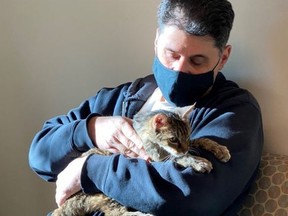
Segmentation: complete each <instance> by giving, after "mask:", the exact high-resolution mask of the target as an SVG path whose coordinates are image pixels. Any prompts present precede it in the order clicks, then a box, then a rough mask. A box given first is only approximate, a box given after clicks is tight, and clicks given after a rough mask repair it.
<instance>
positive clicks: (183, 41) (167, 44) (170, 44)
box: [155, 26, 231, 76]
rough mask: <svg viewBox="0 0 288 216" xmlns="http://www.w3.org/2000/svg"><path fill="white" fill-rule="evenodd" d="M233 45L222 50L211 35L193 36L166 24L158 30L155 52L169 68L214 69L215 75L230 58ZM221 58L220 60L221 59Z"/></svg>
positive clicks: (197, 72)
mask: <svg viewBox="0 0 288 216" xmlns="http://www.w3.org/2000/svg"><path fill="white" fill-rule="evenodd" d="M230 51H231V46H226V47H225V48H224V50H223V51H222V52H220V50H219V49H218V48H217V47H215V45H214V40H213V39H212V38H211V37H209V36H202V37H200V36H193V35H189V34H187V33H185V32H184V31H182V30H179V29H178V28H177V27H176V26H165V27H164V29H163V30H162V31H161V32H160V31H159V30H158V31H157V35H156V39H155V52H156V55H157V56H158V58H159V60H160V62H161V63H162V64H163V65H164V66H166V67H168V68H169V69H172V70H176V71H182V72H185V73H191V74H201V73H206V72H208V71H211V70H212V69H213V68H214V67H215V66H216V65H217V63H218V61H219V63H218V65H217V66H216V68H215V69H214V72H215V74H214V75H215V76H216V75H217V73H218V72H219V70H221V69H222V68H223V66H224V65H225V63H226V62H227V60H228V57H229V54H230ZM219 59H220V60H219Z"/></svg>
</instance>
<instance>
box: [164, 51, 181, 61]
mask: <svg viewBox="0 0 288 216" xmlns="http://www.w3.org/2000/svg"><path fill="white" fill-rule="evenodd" d="M166 57H167V58H168V59H173V60H175V59H179V58H180V56H179V55H178V54H177V53H174V52H170V51H169V52H166Z"/></svg>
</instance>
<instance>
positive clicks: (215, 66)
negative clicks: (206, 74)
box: [211, 57, 221, 73]
mask: <svg viewBox="0 0 288 216" xmlns="http://www.w3.org/2000/svg"><path fill="white" fill-rule="evenodd" d="M220 59H221V57H219V59H218V61H217V63H216V65H215V66H214V68H213V69H212V70H211V71H213V73H214V70H215V68H216V67H217V66H218V64H219V62H220Z"/></svg>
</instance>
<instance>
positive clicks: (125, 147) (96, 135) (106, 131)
mask: <svg viewBox="0 0 288 216" xmlns="http://www.w3.org/2000/svg"><path fill="white" fill-rule="evenodd" d="M88 131H89V135H90V137H91V139H92V140H93V141H94V143H96V145H97V147H98V148H99V149H103V150H107V151H110V152H112V153H122V154H124V155H126V156H128V157H131V158H133V157H139V158H142V159H144V160H147V159H148V155H147V154H146V152H145V150H144V149H143V145H142V141H141V139H140V137H139V136H138V134H137V133H136V131H135V130H134V128H133V126H132V120H131V119H129V118H124V117H120V116H106V117H93V118H91V119H90V121H89V122H88Z"/></svg>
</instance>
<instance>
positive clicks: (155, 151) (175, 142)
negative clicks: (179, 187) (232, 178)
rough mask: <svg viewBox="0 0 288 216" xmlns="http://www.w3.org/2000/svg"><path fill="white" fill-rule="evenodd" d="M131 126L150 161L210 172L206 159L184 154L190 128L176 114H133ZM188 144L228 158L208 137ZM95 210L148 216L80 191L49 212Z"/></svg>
mask: <svg viewBox="0 0 288 216" xmlns="http://www.w3.org/2000/svg"><path fill="white" fill-rule="evenodd" d="M133 127H134V128H135V130H136V132H137V133H138V135H139V136H140V138H141V139H142V141H143V147H144V149H145V150H146V152H147V153H148V155H149V156H150V158H151V160H152V161H164V160H168V159H172V160H173V161H175V163H176V164H178V165H180V166H183V167H192V168H193V169H194V170H196V171H198V172H210V171H211V169H212V164H211V163H210V161H208V160H206V159H204V158H201V157H197V156H192V155H191V154H189V153H188V149H189V147H191V141H190V139H189V137H190V127H189V124H188V123H187V122H186V121H183V120H182V119H181V118H180V116H179V115H177V114H175V113H172V112H168V111H164V110H158V111H154V112H148V113H145V114H136V115H135V116H134V118H133ZM192 146H195V147H201V148H204V149H206V150H208V151H211V152H212V153H213V154H214V155H215V157H217V158H218V159H219V160H221V161H223V162H227V161H228V160H229V159H230V154H229V151H228V149H227V148H226V147H225V146H221V145H219V144H217V143H216V142H214V141H212V140H210V139H207V138H200V139H196V140H193V141H192ZM87 154H88V155H90V154H102V155H103V154H104V155H108V154H110V153H109V152H106V151H102V150H99V149H97V148H94V149H91V150H89V151H88V152H87V153H85V155H87ZM96 211H102V212H104V213H105V216H120V215H121V216H122V215H123V216H140V215H146V216H148V215H150V214H145V213H142V212H130V211H128V209H127V208H126V207H124V206H122V205H121V204H119V203H118V202H116V201H115V200H113V199H111V198H109V197H107V196H105V195H104V194H101V193H97V194H94V195H87V194H84V193H82V192H79V193H77V194H76V195H74V196H72V197H71V198H70V199H68V200H67V201H66V202H65V203H64V204H63V205H62V206H60V207H59V208H58V209H56V210H55V211H54V212H53V214H52V215H53V216H85V215H86V214H88V213H91V212H96Z"/></svg>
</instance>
